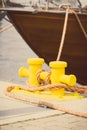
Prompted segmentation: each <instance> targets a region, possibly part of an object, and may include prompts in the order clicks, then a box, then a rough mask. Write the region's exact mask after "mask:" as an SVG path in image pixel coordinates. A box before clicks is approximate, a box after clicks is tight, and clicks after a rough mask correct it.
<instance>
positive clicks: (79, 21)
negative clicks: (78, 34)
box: [57, 9, 87, 61]
mask: <svg viewBox="0 0 87 130" xmlns="http://www.w3.org/2000/svg"><path fill="white" fill-rule="evenodd" d="M70 12H72V13H73V14H74V15H75V17H76V20H77V22H78V24H79V26H80V28H81V30H82V32H83V34H84V36H85V38H86V40H87V33H86V31H85V29H84V27H83V25H82V23H81V20H80V18H79V17H78V15H77V13H76V12H75V11H74V10H70V9H67V10H66V15H65V21H64V27H63V33H62V38H61V42H60V46H59V51H58V55H57V61H58V60H60V57H61V54H62V49H63V45H64V40H65V35H66V30H67V23H68V16H69V13H70Z"/></svg>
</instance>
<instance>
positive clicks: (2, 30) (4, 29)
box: [0, 24, 13, 33]
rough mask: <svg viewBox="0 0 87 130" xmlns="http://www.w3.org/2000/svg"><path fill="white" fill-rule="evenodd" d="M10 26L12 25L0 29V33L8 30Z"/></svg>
mask: <svg viewBox="0 0 87 130" xmlns="http://www.w3.org/2000/svg"><path fill="white" fill-rule="evenodd" d="M12 26H13V25H12V24H11V25H6V26H5V27H4V28H2V29H0V33H1V32H4V31H6V30H8V29H10V28H11V27H12Z"/></svg>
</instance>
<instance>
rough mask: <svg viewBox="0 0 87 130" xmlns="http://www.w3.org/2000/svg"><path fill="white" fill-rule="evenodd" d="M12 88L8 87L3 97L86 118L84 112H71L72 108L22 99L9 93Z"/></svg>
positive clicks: (30, 98)
mask: <svg viewBox="0 0 87 130" xmlns="http://www.w3.org/2000/svg"><path fill="white" fill-rule="evenodd" d="M13 88H14V87H12V86H11V87H8V88H7V89H6V91H5V95H7V96H9V97H11V98H14V99H18V100H20V101H24V102H28V103H34V104H39V105H43V106H47V107H50V108H53V109H56V110H59V111H63V112H66V113H69V114H73V115H77V116H80V117H86V118H87V113H86V112H79V111H77V110H76V111H75V110H72V108H70V109H69V108H67V107H65V106H61V105H59V104H57V105H56V104H55V103H52V102H48V101H45V100H44V99H43V100H42V99H41V100H40V99H37V98H32V97H26V96H25V97H24V96H23V95H20V94H19V95H18V94H16V93H11V91H12V89H13Z"/></svg>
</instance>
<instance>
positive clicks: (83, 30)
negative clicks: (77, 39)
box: [71, 10, 87, 40]
mask: <svg viewBox="0 0 87 130" xmlns="http://www.w3.org/2000/svg"><path fill="white" fill-rule="evenodd" d="M71 12H72V13H73V14H74V15H75V17H76V19H77V21H78V23H79V25H80V28H81V30H82V32H83V34H84V36H85V38H86V40H87V33H86V31H85V29H84V27H83V25H82V23H81V20H80V18H79V17H78V15H77V14H76V12H75V11H73V10H71Z"/></svg>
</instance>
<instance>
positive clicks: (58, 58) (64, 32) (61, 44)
mask: <svg viewBox="0 0 87 130" xmlns="http://www.w3.org/2000/svg"><path fill="white" fill-rule="evenodd" d="M68 13H69V9H67V10H66V15H65V21H64V27H63V33H62V38H61V42H60V47H59V51H58V56H57V60H60V57H61V53H62V49H63V45H64V40H65V35H66V29H67V23H68Z"/></svg>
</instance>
